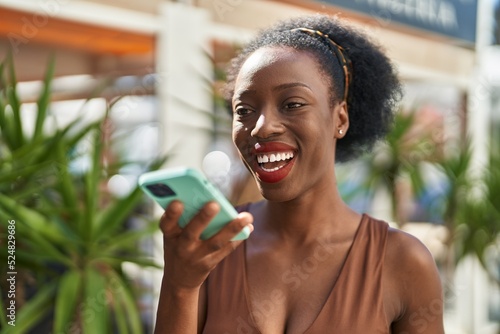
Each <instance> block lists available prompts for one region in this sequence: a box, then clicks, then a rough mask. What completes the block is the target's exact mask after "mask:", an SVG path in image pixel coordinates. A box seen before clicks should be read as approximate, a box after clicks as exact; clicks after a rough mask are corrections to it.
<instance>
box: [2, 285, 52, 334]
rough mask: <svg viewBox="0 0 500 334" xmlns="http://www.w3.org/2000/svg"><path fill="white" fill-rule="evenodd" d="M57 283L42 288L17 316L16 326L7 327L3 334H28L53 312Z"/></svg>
mask: <svg viewBox="0 0 500 334" xmlns="http://www.w3.org/2000/svg"><path fill="white" fill-rule="evenodd" d="M56 286H57V282H52V283H48V284H45V285H43V286H41V287H40V290H38V292H37V294H36V295H35V297H33V298H32V299H30V300H29V301H28V302H27V303H26V304H24V305H23V307H22V308H21V309H19V310H18V311H17V314H16V326H15V327H12V326H7V328H5V329H4V330H3V331H2V333H3V334H19V333H26V332H27V331H28V330H29V329H31V328H33V327H34V326H35V325H36V324H37V323H38V322H39V321H41V320H42V319H43V318H44V317H45V316H47V315H48V314H49V312H50V311H51V310H52V307H51V305H52V303H53V300H54V293H55V291H56Z"/></svg>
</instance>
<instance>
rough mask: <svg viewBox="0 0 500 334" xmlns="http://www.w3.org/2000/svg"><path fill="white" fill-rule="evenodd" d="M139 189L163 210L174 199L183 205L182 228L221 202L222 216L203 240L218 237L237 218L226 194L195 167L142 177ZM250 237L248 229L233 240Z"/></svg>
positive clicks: (216, 219) (210, 227) (203, 235)
mask: <svg viewBox="0 0 500 334" xmlns="http://www.w3.org/2000/svg"><path fill="white" fill-rule="evenodd" d="M139 186H140V187H141V189H142V190H143V191H144V192H145V193H146V194H147V195H148V196H149V197H151V198H152V199H153V200H154V201H155V202H157V203H158V204H159V205H160V206H161V207H162V208H164V209H165V208H166V207H167V206H168V205H169V204H170V202H172V201H173V200H179V201H181V202H182V203H184V212H183V214H182V216H181V218H180V219H179V226H180V227H185V226H186V225H187V224H188V223H189V222H190V221H191V219H192V218H193V216H195V215H196V214H197V213H198V212H199V211H200V209H201V208H202V206H203V205H205V204H206V203H207V202H210V201H216V202H217V203H219V205H220V211H219V213H218V214H217V216H215V218H214V219H213V220H212V221H211V222H210V224H209V225H208V226H207V228H206V229H205V230H204V231H203V233H202V234H201V239H204V240H205V239H208V238H210V237H211V236H213V235H214V234H216V233H217V232H218V231H219V230H220V229H221V228H222V227H223V226H224V225H226V224H227V223H229V222H230V221H232V220H233V219H234V218H236V216H237V215H238V213H237V212H236V210H235V209H234V207H233V206H232V205H231V203H229V201H228V200H227V199H226V198H225V197H224V195H222V193H221V192H220V191H219V190H218V189H217V188H215V187H214V186H213V185H212V184H211V183H210V182H209V181H208V180H207V179H206V178H205V177H204V176H203V174H201V173H200V172H198V171H197V170H195V169H192V168H173V169H163V170H158V171H154V172H148V173H145V174H142V175H141V176H140V177H139ZM248 236H249V230H248V227H245V228H244V229H243V230H242V231H241V232H240V233H239V234H238V235H236V236H235V237H234V238H233V239H232V240H244V239H246V238H248Z"/></svg>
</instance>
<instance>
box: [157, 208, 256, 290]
mask: <svg viewBox="0 0 500 334" xmlns="http://www.w3.org/2000/svg"><path fill="white" fill-rule="evenodd" d="M182 207H183V206H182V204H181V203H180V202H179V201H174V202H173V203H171V204H170V205H169V206H168V207H167V210H166V211H165V214H164V215H163V216H162V218H161V220H160V227H161V230H162V232H163V233H164V258H165V272H168V273H169V274H168V280H169V281H170V283H171V284H172V285H173V286H176V287H182V288H197V287H199V286H201V284H202V283H203V282H204V281H205V279H206V277H207V276H208V274H209V273H210V271H212V269H213V268H214V267H215V266H216V265H217V264H218V263H219V262H220V261H222V259H224V258H225V257H226V256H227V255H228V254H229V253H231V252H232V251H233V250H234V249H235V248H236V247H237V246H238V245H239V244H240V243H241V242H243V240H236V241H234V240H233V239H234V237H235V236H236V235H238V234H239V233H241V230H242V229H245V228H246V229H248V231H249V232H248V233H250V232H251V231H252V230H253V226H252V222H253V217H252V215H251V214H249V213H247V212H245V213H241V214H239V215H238V216H237V218H236V219H234V220H233V221H231V222H230V223H228V224H226V225H225V226H224V227H223V228H222V229H221V230H220V231H219V232H217V233H216V234H215V235H214V236H212V237H211V238H209V239H207V240H202V239H201V234H202V232H203V231H204V230H205V228H206V226H207V225H209V224H210V221H211V220H212V219H213V218H214V217H215V216H216V215H217V213H218V212H219V209H220V208H219V205H218V204H217V203H215V202H209V203H207V204H206V205H205V206H203V207H202V209H201V210H200V211H199V212H198V214H196V215H195V216H194V217H193V218H192V220H191V221H190V222H189V223H188V224H187V225H186V226H185V227H184V228H182V229H181V228H180V227H179V225H178V223H177V221H175V219H176V218H177V219H178V218H179V217H180V214H181V212H180V210H179V209H182Z"/></svg>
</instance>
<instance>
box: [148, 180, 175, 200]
mask: <svg viewBox="0 0 500 334" xmlns="http://www.w3.org/2000/svg"><path fill="white" fill-rule="evenodd" d="M146 188H148V189H149V191H151V193H153V195H155V196H158V197H168V196H175V195H176V193H175V191H173V190H172V188H170V187H169V186H167V185H166V184H163V183H155V184H149V185H147V186H146Z"/></svg>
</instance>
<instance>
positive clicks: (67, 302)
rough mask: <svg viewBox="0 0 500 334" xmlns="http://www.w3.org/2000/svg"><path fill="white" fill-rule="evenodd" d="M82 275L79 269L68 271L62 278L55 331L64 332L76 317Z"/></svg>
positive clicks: (55, 318) (57, 302)
mask: <svg viewBox="0 0 500 334" xmlns="http://www.w3.org/2000/svg"><path fill="white" fill-rule="evenodd" d="M81 286H82V275H81V273H80V272H79V271H76V270H71V271H68V272H66V273H65V274H64V275H63V276H62V277H61V279H60V283H59V288H58V292H57V298H56V303H55V315H54V332H55V333H63V332H65V331H66V329H67V328H69V327H70V325H71V323H72V321H73V320H75V319H74V315H75V310H76V308H77V303H78V301H79V299H80V295H81V293H80V291H81Z"/></svg>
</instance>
